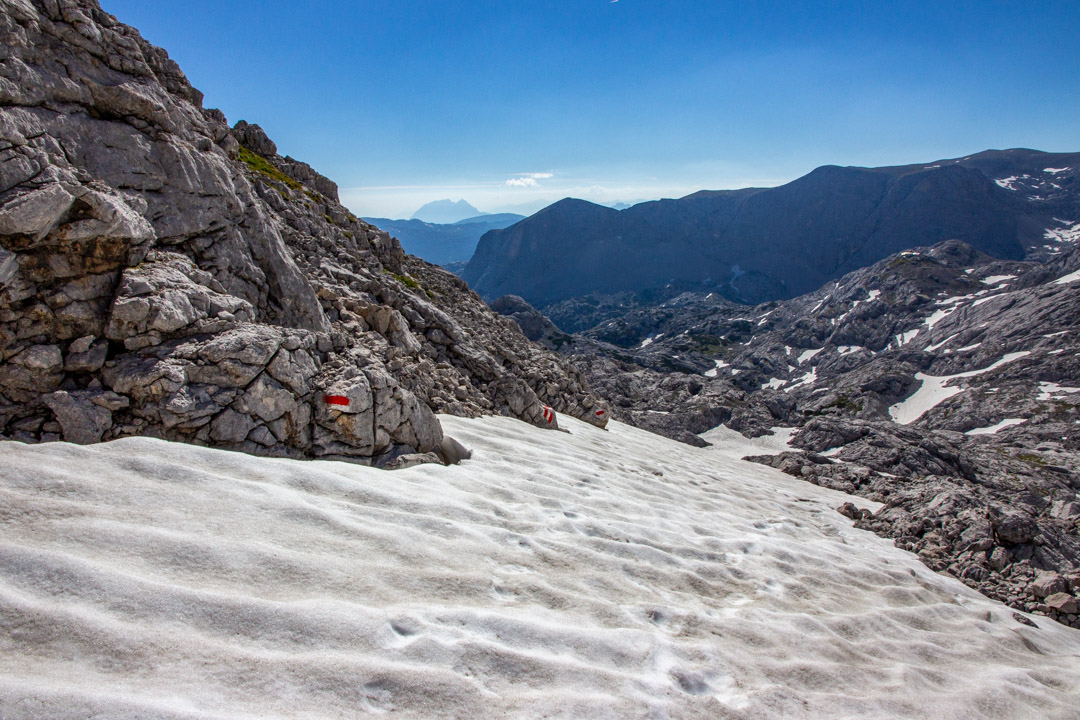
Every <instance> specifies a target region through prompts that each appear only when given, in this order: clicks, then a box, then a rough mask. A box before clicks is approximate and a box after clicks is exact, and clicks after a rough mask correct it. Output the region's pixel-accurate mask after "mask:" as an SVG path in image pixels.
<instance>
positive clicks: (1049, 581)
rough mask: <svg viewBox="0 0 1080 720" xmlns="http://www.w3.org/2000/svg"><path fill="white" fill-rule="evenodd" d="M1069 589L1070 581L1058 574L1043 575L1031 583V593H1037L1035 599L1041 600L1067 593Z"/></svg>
mask: <svg viewBox="0 0 1080 720" xmlns="http://www.w3.org/2000/svg"><path fill="white" fill-rule="evenodd" d="M1068 589H1069V583H1068V581H1066V580H1065V578H1063V577H1062V576H1061V575H1058V574H1057V573H1056V572H1048V573H1041V574H1040V575H1039V576H1038V577H1036V578H1035V581H1034V582H1033V583H1031V591H1032V592H1033V593H1035V597H1039V598H1045V597H1049V596H1050V595H1054V594H1056V593H1062V592H1066V591H1068Z"/></svg>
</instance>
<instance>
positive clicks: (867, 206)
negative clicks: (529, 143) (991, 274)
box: [464, 150, 1080, 306]
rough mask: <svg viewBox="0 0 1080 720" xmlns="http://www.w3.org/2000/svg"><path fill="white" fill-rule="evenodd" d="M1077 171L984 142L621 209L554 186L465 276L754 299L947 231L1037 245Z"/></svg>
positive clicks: (525, 291)
mask: <svg viewBox="0 0 1080 720" xmlns="http://www.w3.org/2000/svg"><path fill="white" fill-rule="evenodd" d="M1078 171H1080V153H1071V154H1063V153H1043V152H1038V151H1034V150H1006V151H987V152H983V153H979V154H977V155H972V156H969V157H966V158H962V159H955V160H942V161H938V162H934V163H928V164H920V165H908V166H899V167H885V168H857V167H835V166H826V167H821V168H818V169H817V170H814V171H813V172H811V173H809V174H808V175H806V176H804V177H802V178H799V179H798V180H795V181H794V182H791V183H788V184H787V185H783V186H781V187H777V188H771V189H753V188H751V189H745V190H736V191H720V192H713V191H703V192H699V193H695V194H693V195H689V196H687V197H684V198H681V199H678V200H660V201H657V202H648V203H641V204H639V205H635V206H633V207H631V208H628V209H626V210H623V211H616V210H612V209H610V208H605V207H601V206H599V205H594V204H592V203H588V202H585V201H582V200H573V199H566V200H562V201H560V202H558V203H555V204H554V205H551V206H549V207H548V208H545V209H544V210H542V211H541V212H539V213H537V214H536V215H534V216H532V217H530V218H528V219H526V220H525V221H523V222H520V223H518V224H516V225H514V226H513V227H511V228H507V229H505V230H501V231H492V232H489V233H487V234H485V235H484V237H483V238H481V240H480V243H479V245H478V246H477V249H476V253H475V255H473V258H472V260H471V261H470V262H469V265H468V267H467V268H466V270H465V272H464V277H465V279H466V280H467V281H468V282H469V284H470V285H471V286H472V287H473V288H474V289H476V291H477V292H479V293H480V294H481V295H483V296H485V297H495V296H498V295H502V294H506V293H515V294H518V295H521V296H522V297H524V298H525V299H527V300H529V301H530V302H532V303H534V304H537V305H540V306H543V305H546V304H548V303H551V302H556V301H559V300H564V299H566V298H570V297H578V296H582V295H587V294H590V293H611V292H622V291H637V290H642V289H645V288H649V287H655V286H658V285H662V284H664V283H668V282H673V281H674V282H697V283H705V284H706V285H709V286H711V287H712V288H714V289H715V290H716V291H717V292H720V293H722V294H724V295H725V296H726V297H728V298H730V299H733V300H736V301H741V302H761V301H765V300H770V299H779V298H787V297H793V296H796V295H799V294H802V293H806V292H809V291H811V290H813V289H815V288H817V287H819V286H820V285H821V284H822V283H824V282H826V281H828V280H831V279H834V278H837V277H839V276H841V275H843V274H844V273H846V272H850V271H852V270H855V269H858V268H860V267H865V266H867V265H869V264H872V263H874V262H876V261H877V260H880V259H882V258H883V257H886V256H888V255H890V254H892V253H895V252H899V251H901V250H905V249H909V248H912V247H917V246H925V245H930V244H934V243H937V242H941V241H944V240H949V239H958V240H962V241H964V242H966V243H969V244H970V245H971V246H972V247H974V248H976V249H978V250H980V251H982V252H985V253H987V254H990V255H993V256H995V257H998V258H1003V259H1019V258H1023V257H1025V256H1028V257H1035V258H1041V257H1046V256H1048V255H1052V254H1053V252H1054V243H1053V238H1052V237H1050V236H1051V234H1052V233H1053V232H1055V231H1059V230H1061V229H1062V228H1066V229H1067V228H1069V227H1071V226H1072V225H1073V224H1075V223H1076V222H1077V220H1080V180H1078V179H1077V176H1078V174H1080V172H1078ZM1047 245H1049V247H1047Z"/></svg>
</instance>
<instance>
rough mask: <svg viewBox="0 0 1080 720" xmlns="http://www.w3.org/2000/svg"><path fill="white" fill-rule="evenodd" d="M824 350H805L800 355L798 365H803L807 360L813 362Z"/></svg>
mask: <svg viewBox="0 0 1080 720" xmlns="http://www.w3.org/2000/svg"><path fill="white" fill-rule="evenodd" d="M824 349H825V348H818V349H817V350H803V351H802V352H801V353H799V359H798V363H799V364H800V365H802V364H803V363H804V362H806V361H807V360H813V359H814V357H816V356H817V354H818V353H819V352H821V351H822V350H824Z"/></svg>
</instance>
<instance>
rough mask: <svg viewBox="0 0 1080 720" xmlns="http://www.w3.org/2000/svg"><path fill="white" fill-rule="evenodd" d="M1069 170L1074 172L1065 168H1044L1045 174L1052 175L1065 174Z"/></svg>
mask: <svg viewBox="0 0 1080 720" xmlns="http://www.w3.org/2000/svg"><path fill="white" fill-rule="evenodd" d="M1068 170H1072V168H1067V167H1063V168H1043V172H1044V173H1050V174H1052V175H1057V174H1058V173H1063V172H1066V171H1068Z"/></svg>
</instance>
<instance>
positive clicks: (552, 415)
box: [544, 405, 555, 425]
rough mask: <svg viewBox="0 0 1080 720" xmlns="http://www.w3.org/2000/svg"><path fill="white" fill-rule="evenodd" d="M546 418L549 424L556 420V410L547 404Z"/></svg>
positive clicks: (545, 409)
mask: <svg viewBox="0 0 1080 720" xmlns="http://www.w3.org/2000/svg"><path fill="white" fill-rule="evenodd" d="M544 420H546V421H547V423H548V425H550V424H551V423H553V422H555V411H554V410H552V409H551V408H550V407H548V406H547V405H545V406H544Z"/></svg>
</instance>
